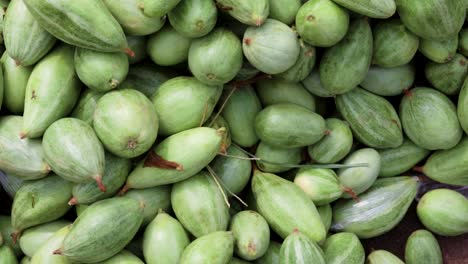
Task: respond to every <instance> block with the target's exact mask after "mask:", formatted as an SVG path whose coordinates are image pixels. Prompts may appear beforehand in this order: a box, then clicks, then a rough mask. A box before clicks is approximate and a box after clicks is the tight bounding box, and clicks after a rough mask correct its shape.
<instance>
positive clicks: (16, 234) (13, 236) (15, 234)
mask: <svg viewBox="0 0 468 264" xmlns="http://www.w3.org/2000/svg"><path fill="white" fill-rule="evenodd" d="M20 235H21V231H18V230H15V231H14V232H13V233H11V239H12V242H13V245H16V242H18V239H19V237H20Z"/></svg>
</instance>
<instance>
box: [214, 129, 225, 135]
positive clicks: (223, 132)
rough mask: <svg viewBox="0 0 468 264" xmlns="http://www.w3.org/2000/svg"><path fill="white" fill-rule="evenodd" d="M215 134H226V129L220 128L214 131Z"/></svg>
mask: <svg viewBox="0 0 468 264" xmlns="http://www.w3.org/2000/svg"><path fill="white" fill-rule="evenodd" d="M216 133H217V134H218V135H220V136H222V135H224V134H225V133H226V128H225V127H220V128H218V129H217V130H216Z"/></svg>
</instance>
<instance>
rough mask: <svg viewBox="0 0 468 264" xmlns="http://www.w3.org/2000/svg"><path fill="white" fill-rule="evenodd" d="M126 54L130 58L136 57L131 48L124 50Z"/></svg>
mask: <svg viewBox="0 0 468 264" xmlns="http://www.w3.org/2000/svg"><path fill="white" fill-rule="evenodd" d="M124 52H125V53H126V54H127V55H128V56H130V57H132V58H133V57H135V52H134V51H133V50H132V49H131V48H129V47H126V48H125V49H124Z"/></svg>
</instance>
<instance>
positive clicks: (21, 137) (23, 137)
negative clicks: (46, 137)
mask: <svg viewBox="0 0 468 264" xmlns="http://www.w3.org/2000/svg"><path fill="white" fill-rule="evenodd" d="M26 136H27V135H26V132H20V133H19V137H20V139H25V138H26Z"/></svg>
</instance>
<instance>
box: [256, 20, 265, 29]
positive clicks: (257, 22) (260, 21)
mask: <svg viewBox="0 0 468 264" xmlns="http://www.w3.org/2000/svg"><path fill="white" fill-rule="evenodd" d="M263 22H265V20H263V19H261V18H257V19H255V26H257V27H259V26H261V25H263Z"/></svg>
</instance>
